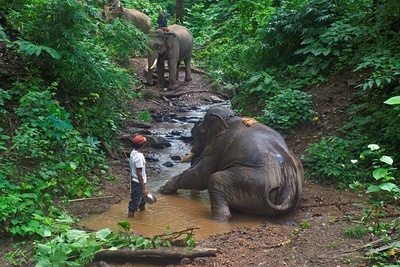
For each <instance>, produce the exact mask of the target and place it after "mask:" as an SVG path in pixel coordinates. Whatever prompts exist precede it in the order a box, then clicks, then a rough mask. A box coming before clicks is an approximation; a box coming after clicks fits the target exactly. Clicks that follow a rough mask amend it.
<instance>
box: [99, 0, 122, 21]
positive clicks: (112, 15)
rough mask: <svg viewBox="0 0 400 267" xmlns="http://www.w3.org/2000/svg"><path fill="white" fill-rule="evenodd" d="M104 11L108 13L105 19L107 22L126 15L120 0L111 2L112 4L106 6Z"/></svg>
mask: <svg viewBox="0 0 400 267" xmlns="http://www.w3.org/2000/svg"><path fill="white" fill-rule="evenodd" d="M104 11H105V15H106V19H105V21H106V22H107V23H109V22H112V21H113V20H115V19H116V18H120V17H122V16H123V15H124V8H123V7H122V6H121V3H120V2H119V0H116V1H114V2H113V3H110V5H106V6H104Z"/></svg>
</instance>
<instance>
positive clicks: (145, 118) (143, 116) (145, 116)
mask: <svg viewBox="0 0 400 267" xmlns="http://www.w3.org/2000/svg"><path fill="white" fill-rule="evenodd" d="M136 118H137V119H138V120H139V121H141V122H146V123H147V122H151V120H152V118H151V114H150V112H148V111H147V110H145V111H141V112H139V113H138V114H137V115H136Z"/></svg>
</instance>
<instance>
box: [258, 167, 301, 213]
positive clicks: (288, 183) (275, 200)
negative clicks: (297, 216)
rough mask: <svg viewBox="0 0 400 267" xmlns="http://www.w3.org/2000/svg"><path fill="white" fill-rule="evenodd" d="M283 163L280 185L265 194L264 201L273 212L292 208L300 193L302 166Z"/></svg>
mask: <svg viewBox="0 0 400 267" xmlns="http://www.w3.org/2000/svg"><path fill="white" fill-rule="evenodd" d="M296 163H297V162H295V164H294V166H293V165H292V166H290V165H285V166H284V167H283V168H281V172H282V173H281V174H280V175H282V177H281V178H283V179H282V180H281V181H282V182H283V183H282V184H281V185H280V186H278V187H275V188H272V189H270V191H269V192H267V194H266V202H267V205H268V206H269V207H270V209H271V210H272V212H273V213H275V214H280V213H285V212H288V211H290V210H292V209H293V208H294V207H295V206H296V204H297V202H298V201H299V199H300V197H301V195H302V191H303V190H302V189H303V181H304V175H303V167H302V166H301V164H296Z"/></svg>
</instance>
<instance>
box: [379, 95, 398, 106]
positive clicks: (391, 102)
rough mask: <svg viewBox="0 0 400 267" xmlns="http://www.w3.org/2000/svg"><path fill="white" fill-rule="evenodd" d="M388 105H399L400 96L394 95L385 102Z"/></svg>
mask: <svg viewBox="0 0 400 267" xmlns="http://www.w3.org/2000/svg"><path fill="white" fill-rule="evenodd" d="M383 103H385V104H388V105H399V104H400V96H394V97H391V98H389V99H388V100H386V101H385V102H383Z"/></svg>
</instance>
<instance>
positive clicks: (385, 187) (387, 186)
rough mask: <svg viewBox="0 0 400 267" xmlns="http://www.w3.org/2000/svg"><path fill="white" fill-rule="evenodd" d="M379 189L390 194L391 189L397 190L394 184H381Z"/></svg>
mask: <svg viewBox="0 0 400 267" xmlns="http://www.w3.org/2000/svg"><path fill="white" fill-rule="evenodd" d="M379 187H380V188H381V189H382V190H384V191H388V192H391V191H393V189H395V188H397V185H396V184H394V183H383V184H381V185H380V186H379Z"/></svg>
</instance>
